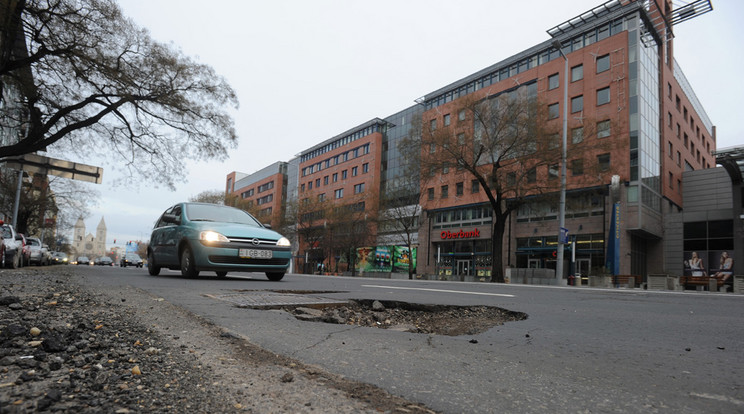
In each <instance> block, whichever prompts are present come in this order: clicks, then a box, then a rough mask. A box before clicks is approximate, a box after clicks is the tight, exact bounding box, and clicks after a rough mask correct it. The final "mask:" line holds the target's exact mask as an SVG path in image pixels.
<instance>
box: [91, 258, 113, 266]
mask: <svg viewBox="0 0 744 414" xmlns="http://www.w3.org/2000/svg"><path fill="white" fill-rule="evenodd" d="M95 264H96V266H113V265H114V260H113V259H111V258H110V257H108V256H101V257H99V258H98V259H96V263H95Z"/></svg>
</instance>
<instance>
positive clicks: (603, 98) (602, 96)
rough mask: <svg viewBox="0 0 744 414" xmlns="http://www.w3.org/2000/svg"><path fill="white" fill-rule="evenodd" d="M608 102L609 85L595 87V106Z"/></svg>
mask: <svg viewBox="0 0 744 414" xmlns="http://www.w3.org/2000/svg"><path fill="white" fill-rule="evenodd" d="M607 103H610V87H609V86H608V87H606V88H602V89H597V106H600V105H604V104H607Z"/></svg>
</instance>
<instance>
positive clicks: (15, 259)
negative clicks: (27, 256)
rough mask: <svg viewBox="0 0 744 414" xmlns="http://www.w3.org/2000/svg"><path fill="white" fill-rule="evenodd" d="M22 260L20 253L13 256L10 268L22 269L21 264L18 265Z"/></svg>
mask: <svg viewBox="0 0 744 414" xmlns="http://www.w3.org/2000/svg"><path fill="white" fill-rule="evenodd" d="M20 259H21V258H20V256H18V253H16V254H14V255H13V260H11V261H10V268H11V269H18V268H19V267H21V266H20V264H19V263H18V262H20Z"/></svg>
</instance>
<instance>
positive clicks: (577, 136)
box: [571, 127, 584, 144]
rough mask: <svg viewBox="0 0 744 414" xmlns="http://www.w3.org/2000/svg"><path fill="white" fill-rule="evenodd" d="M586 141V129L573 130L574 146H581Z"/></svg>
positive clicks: (572, 140) (572, 139)
mask: <svg viewBox="0 0 744 414" xmlns="http://www.w3.org/2000/svg"><path fill="white" fill-rule="evenodd" d="M583 140H584V127H577V128H573V129H571V142H572V143H574V144H580V143H581V141H583Z"/></svg>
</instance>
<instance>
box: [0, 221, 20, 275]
mask: <svg viewBox="0 0 744 414" xmlns="http://www.w3.org/2000/svg"><path fill="white" fill-rule="evenodd" d="M0 227H2V237H3V242H4V243H3V245H4V251H5V253H4V254H3V258H4V260H5V266H6V267H11V268H13V269H17V268H19V267H21V266H23V236H21V235H20V234H18V233H16V231H15V229H14V228H13V226H12V225H10V224H6V223H4V222H3V221H2V220H0Z"/></svg>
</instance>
